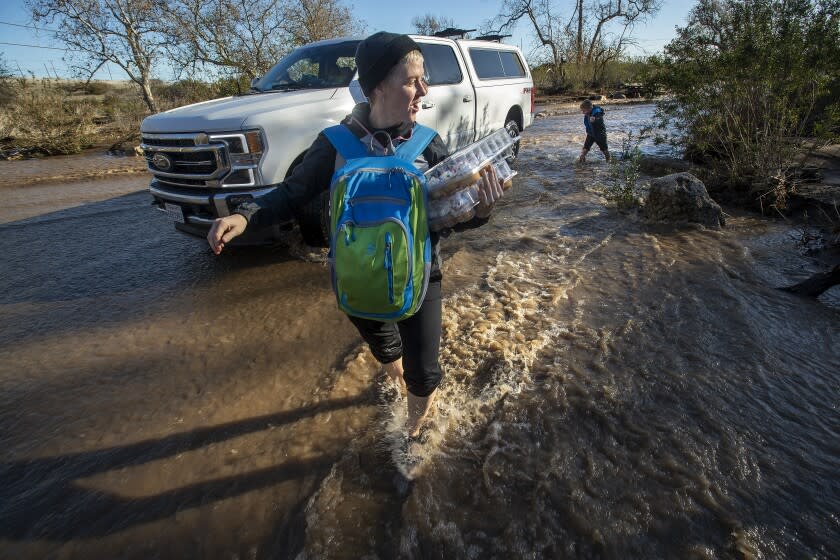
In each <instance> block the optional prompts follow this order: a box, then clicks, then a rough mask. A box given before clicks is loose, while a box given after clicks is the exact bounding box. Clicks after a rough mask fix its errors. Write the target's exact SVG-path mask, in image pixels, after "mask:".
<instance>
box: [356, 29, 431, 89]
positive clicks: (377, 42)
mask: <svg viewBox="0 0 840 560" xmlns="http://www.w3.org/2000/svg"><path fill="white" fill-rule="evenodd" d="M419 50H420V47H419V46H418V45H417V43H415V42H414V40H413V39H412V38H411V37H409V36H408V35H399V34H397V33H388V32H387V31H380V32H378V33H374V34H373V35H371V36H370V37H368V38H367V39H365V40H364V41H362V42H361V43H359V46H358V47H357V48H356V68H357V69H358V71H359V85H360V86H362V91H363V92H364V94H365V95H366V96H368V97H370V92H372V91H373V89H374V88H375V87H376V86H378V85H379V84H380V83H381V82H382V80H384V79H385V76H387V75H388V72H389V71H390V70H391V68H393V67H394V65H395V64H396V63H397V62H399V61H400V59H401V58H402V57H404V56H405V55H406V54H408V53H410V52H411V51H419Z"/></svg>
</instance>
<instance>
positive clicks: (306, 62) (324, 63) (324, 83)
mask: <svg viewBox="0 0 840 560" xmlns="http://www.w3.org/2000/svg"><path fill="white" fill-rule="evenodd" d="M358 44H359V41H344V42H342V43H332V44H328V45H311V46H304V47H300V48H297V49H295V50H293V51H292V52H290V53H289V54H288V55H286V56H284V57H283V58H282V59H281V60H280V62H278V63H277V64H276V65H275V66H274V67H273V68H272V69H271V70H269V71H268V73H267V74H266V75H265V76H263V77H262V78H261V79H260V80H259V81H258V82H257V83H256V84H254V86H253V87H252V88H251V91H252V92H262V91H292V90H298V89H322V88H336V87H347V86H349V85H350V81H351V80H352V79H353V76H354V75H355V74H356V58H355V57H356V46H357V45H358Z"/></svg>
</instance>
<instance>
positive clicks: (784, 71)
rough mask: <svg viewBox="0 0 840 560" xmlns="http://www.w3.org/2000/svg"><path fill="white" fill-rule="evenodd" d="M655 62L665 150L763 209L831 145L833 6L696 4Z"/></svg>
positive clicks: (838, 37)
mask: <svg viewBox="0 0 840 560" xmlns="http://www.w3.org/2000/svg"><path fill="white" fill-rule="evenodd" d="M655 62H656V71H655V72H654V73H652V75H651V76H650V78H651V79H655V80H656V81H657V82H658V84H659V85H662V86H664V87H665V88H666V89H668V90H669V91H670V92H671V93H672V97H670V98H669V99H668V100H666V101H663V102H661V103H660V106H659V111H658V114H659V120H660V125H661V126H663V127H665V128H667V129H669V130H670V131H671V135H670V141H671V142H672V143H674V144H677V145H680V146H682V147H683V148H684V149H686V150H687V151H688V153H689V155H691V156H692V157H694V158H695V159H698V160H701V161H702V162H705V163H708V164H711V166H712V167H713V169H714V170H715V171H716V173H717V174H718V176H719V178H720V181H721V182H722V183H723V184H724V185H725V186H727V187H728V188H729V189H730V190H732V191H739V190H741V191H746V192H748V193H749V194H750V196H751V197H752V198H753V199H754V200H758V201H759V202H760V203H761V205H762V207H766V206H768V205H769V206H772V207H776V208H783V207H784V206H785V202H786V199H787V196H788V195H789V194H790V193H791V192H792V191H793V190H794V189H795V188H796V175H797V174H796V167H797V166H798V165H800V164H801V162H802V161H803V157H804V155H805V154H806V153H807V152H808V151H809V150H811V149H813V148H814V147H816V146H819V145H821V144H825V143H827V142H830V141H833V140H836V139H837V136H838V129H840V127H838V125H840V119H838V116H840V110H838V109H840V103H838V90H837V87H838V83H839V82H838V78H837V76H840V0H813V1H809V0H700V2H699V3H698V4H697V6H696V7H695V8H694V9H693V10H692V12H691V13H690V16H689V20H688V25H687V26H686V27H685V28H682V29H678V33H677V38H676V39H674V40H673V41H672V42H671V43H670V44H668V45H667V46H666V48H665V54H664V55H663V56H662V57H660V58H659V59H658V60H656V61H655Z"/></svg>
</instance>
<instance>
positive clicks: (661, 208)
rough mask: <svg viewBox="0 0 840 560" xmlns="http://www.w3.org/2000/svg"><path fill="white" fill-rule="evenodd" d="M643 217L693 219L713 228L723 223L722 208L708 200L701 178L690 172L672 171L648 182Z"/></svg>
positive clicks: (659, 219) (671, 219)
mask: <svg viewBox="0 0 840 560" xmlns="http://www.w3.org/2000/svg"><path fill="white" fill-rule="evenodd" d="M645 216H646V217H647V218H649V219H651V220H657V221H665V222H694V223H698V224H702V225H704V226H706V227H708V228H713V229H720V227H721V226H723V225H725V223H726V221H725V219H724V217H723V210H721V209H720V206H719V205H718V203H717V202H715V201H714V200H712V199H711V197H710V196H709V193H708V192H707V191H706V186H705V185H704V184H703V181H701V180H700V179H698V178H697V177H695V176H694V175H692V174H691V173H674V174H672V175H666V176H665V177H660V178H658V179H654V180H653V181H651V183H650V192H649V193H648V196H647V199H646V200H645Z"/></svg>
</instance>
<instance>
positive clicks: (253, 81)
mask: <svg viewBox="0 0 840 560" xmlns="http://www.w3.org/2000/svg"><path fill="white" fill-rule="evenodd" d="M259 81H260V76H257V77H256V78H251V87H254V86H255V85H257V82H259Z"/></svg>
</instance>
